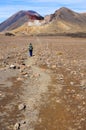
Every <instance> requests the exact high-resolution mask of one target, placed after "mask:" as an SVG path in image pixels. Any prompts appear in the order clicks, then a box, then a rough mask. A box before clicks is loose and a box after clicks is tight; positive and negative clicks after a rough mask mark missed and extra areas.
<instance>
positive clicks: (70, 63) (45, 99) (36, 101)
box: [0, 35, 86, 130]
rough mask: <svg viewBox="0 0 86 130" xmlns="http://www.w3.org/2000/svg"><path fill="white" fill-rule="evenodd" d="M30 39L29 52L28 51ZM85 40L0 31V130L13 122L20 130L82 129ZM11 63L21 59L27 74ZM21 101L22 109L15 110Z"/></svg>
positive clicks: (85, 90) (84, 118)
mask: <svg viewBox="0 0 86 130" xmlns="http://www.w3.org/2000/svg"><path fill="white" fill-rule="evenodd" d="M30 42H32V44H33V47H34V51H33V57H29V56H28V44H29V43H30ZM85 42H86V39H85V38H71V37H67V36H66V37H61V36H51V37H50V36H45V37H44V36H43V37H42V36H38V37H37V36H33V37H27V36H22V37H21V36H14V37H13V36H4V35H0V94H2V95H0V124H1V125H0V130H3V129H6V130H12V129H13V126H14V124H15V123H16V122H20V123H21V130H24V129H25V130H28V129H30V130H40V129H41V130H85V129H86V116H85V115H86V58H85V57H86V43H85ZM11 64H17V65H19V66H20V65H21V66H22V65H23V64H25V69H24V72H23V73H25V74H26V75H25V74H21V72H20V69H16V70H10V69H9V66H10V65H11ZM27 74H28V76H27ZM19 77H20V78H21V79H22V80H20V81H18V80H17V78H19ZM20 103H25V104H26V110H25V111H19V110H18V105H19V104H20ZM22 121H25V122H26V123H22Z"/></svg>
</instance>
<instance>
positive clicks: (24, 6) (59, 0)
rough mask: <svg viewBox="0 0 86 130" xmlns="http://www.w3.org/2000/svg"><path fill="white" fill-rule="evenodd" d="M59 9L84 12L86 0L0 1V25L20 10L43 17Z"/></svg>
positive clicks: (85, 10)
mask: <svg viewBox="0 0 86 130" xmlns="http://www.w3.org/2000/svg"><path fill="white" fill-rule="evenodd" d="M61 7H67V8H70V9H72V10H74V11H76V12H86V0H0V23H1V22H3V21H4V20H6V19H7V18H9V17H10V16H12V15H13V14H15V13H16V12H18V11H20V10H34V11H37V12H38V13H39V14H41V15H42V16H45V15H47V14H51V13H54V12H55V10H57V9H59V8H61Z"/></svg>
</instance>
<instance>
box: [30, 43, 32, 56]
mask: <svg viewBox="0 0 86 130" xmlns="http://www.w3.org/2000/svg"><path fill="white" fill-rule="evenodd" d="M29 55H30V56H32V55H33V46H32V44H31V43H30V44H29Z"/></svg>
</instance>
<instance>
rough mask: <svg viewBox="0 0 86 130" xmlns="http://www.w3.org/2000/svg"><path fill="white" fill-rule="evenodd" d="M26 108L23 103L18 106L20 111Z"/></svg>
mask: <svg viewBox="0 0 86 130" xmlns="http://www.w3.org/2000/svg"><path fill="white" fill-rule="evenodd" d="M25 108H26V105H25V104H20V105H19V106H18V109H19V110H20V111H21V110H24V109H25Z"/></svg>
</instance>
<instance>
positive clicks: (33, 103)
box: [21, 56, 50, 130]
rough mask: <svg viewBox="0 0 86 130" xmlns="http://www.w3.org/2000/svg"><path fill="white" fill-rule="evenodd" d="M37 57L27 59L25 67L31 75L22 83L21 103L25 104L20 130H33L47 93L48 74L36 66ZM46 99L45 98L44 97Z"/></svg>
mask: <svg viewBox="0 0 86 130" xmlns="http://www.w3.org/2000/svg"><path fill="white" fill-rule="evenodd" d="M36 60H37V57H36V56H34V57H29V58H28V59H27V60H26V62H25V63H26V66H27V67H29V71H31V75H30V77H29V78H27V80H26V81H25V83H24V93H23V96H22V98H23V102H24V103H25V104H26V106H27V107H26V111H25V112H24V115H25V122H26V124H25V125H21V130H23V129H25V130H28V129H29V130H34V126H35V124H36V123H37V121H38V117H39V111H40V106H41V105H42V104H43V103H44V101H43V98H44V96H45V95H46V93H48V86H49V82H50V76H49V74H48V73H47V72H46V71H45V70H44V69H42V68H40V67H38V66H37V65H36ZM45 98H47V97H45Z"/></svg>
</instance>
